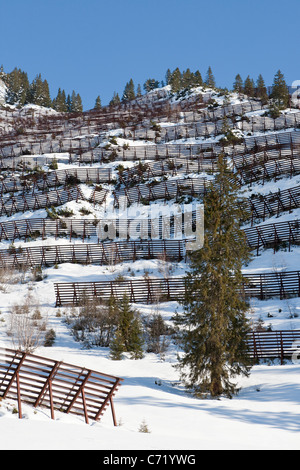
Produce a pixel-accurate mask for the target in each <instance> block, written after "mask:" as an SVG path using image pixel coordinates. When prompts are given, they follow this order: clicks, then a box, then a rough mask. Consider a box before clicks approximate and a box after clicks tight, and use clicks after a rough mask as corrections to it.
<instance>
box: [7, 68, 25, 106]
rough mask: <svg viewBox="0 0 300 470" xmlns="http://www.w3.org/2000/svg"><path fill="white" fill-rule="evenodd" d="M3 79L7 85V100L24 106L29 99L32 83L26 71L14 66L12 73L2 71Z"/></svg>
mask: <svg viewBox="0 0 300 470" xmlns="http://www.w3.org/2000/svg"><path fill="white" fill-rule="evenodd" d="M2 79H3V81H4V83H5V85H6V86H7V96H6V101H7V103H9V104H16V105H19V106H23V105H24V104H26V103H28V102H31V101H28V96H29V89H30V84H29V80H28V76H27V73H26V72H23V71H22V70H21V69H17V68H14V69H13V70H12V71H11V72H10V73H8V74H4V72H3V73H2Z"/></svg>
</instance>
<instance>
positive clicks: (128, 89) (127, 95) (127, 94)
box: [122, 78, 135, 103]
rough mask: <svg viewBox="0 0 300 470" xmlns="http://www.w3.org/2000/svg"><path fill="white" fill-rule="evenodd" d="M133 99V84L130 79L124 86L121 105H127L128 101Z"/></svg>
mask: <svg viewBox="0 0 300 470" xmlns="http://www.w3.org/2000/svg"><path fill="white" fill-rule="evenodd" d="M134 99H135V91H134V83H133V80H132V78H131V79H130V80H129V82H128V83H126V85H125V88H124V92H123V96H122V101H123V103H127V102H128V101H131V100H134Z"/></svg>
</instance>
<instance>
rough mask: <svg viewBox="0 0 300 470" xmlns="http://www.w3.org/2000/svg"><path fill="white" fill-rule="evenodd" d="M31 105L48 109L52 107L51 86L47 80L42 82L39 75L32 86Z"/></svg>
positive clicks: (29, 97) (30, 93)
mask: <svg viewBox="0 0 300 470" xmlns="http://www.w3.org/2000/svg"><path fill="white" fill-rule="evenodd" d="M27 99H29V100H30V101H29V102H30V103H33V104H36V105H38V106H45V107H47V108H49V107H51V106H52V101H51V98H50V92H49V85H48V82H47V80H42V77H41V74H38V75H37V76H36V77H35V79H34V80H33V81H32V83H31V85H30V91H29V95H28V96H27Z"/></svg>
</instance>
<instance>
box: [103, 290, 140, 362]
mask: <svg viewBox="0 0 300 470" xmlns="http://www.w3.org/2000/svg"><path fill="white" fill-rule="evenodd" d="M117 309H118V317H119V318H118V326H117V329H116V333H115V336H114V339H113V340H112V342H111V344H110V352H111V357H112V358H113V359H120V358H121V355H122V353H123V352H129V353H130V354H131V357H132V358H133V359H141V358H142V357H143V338H142V328H141V324H140V318H139V312H137V311H136V310H134V309H133V308H132V307H131V306H130V303H129V299H128V296H127V295H126V294H125V295H124V296H123V298H122V300H121V301H120V302H119V304H118V306H117Z"/></svg>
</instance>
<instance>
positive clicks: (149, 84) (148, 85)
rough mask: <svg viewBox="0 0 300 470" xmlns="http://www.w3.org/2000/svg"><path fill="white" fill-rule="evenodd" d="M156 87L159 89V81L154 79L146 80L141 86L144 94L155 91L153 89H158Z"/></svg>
mask: <svg viewBox="0 0 300 470" xmlns="http://www.w3.org/2000/svg"><path fill="white" fill-rule="evenodd" d="M158 87H159V81H158V80H156V79H155V78H148V79H147V80H146V81H145V83H144V85H143V88H144V90H145V92H146V93H148V92H149V91H151V90H155V88H158Z"/></svg>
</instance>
